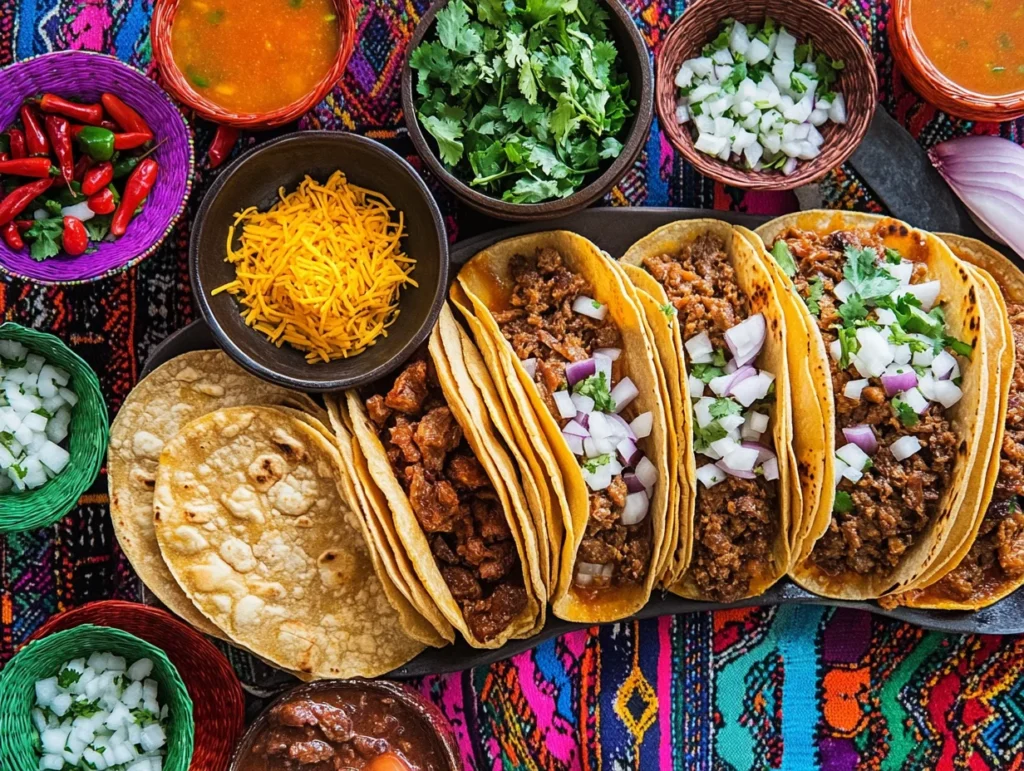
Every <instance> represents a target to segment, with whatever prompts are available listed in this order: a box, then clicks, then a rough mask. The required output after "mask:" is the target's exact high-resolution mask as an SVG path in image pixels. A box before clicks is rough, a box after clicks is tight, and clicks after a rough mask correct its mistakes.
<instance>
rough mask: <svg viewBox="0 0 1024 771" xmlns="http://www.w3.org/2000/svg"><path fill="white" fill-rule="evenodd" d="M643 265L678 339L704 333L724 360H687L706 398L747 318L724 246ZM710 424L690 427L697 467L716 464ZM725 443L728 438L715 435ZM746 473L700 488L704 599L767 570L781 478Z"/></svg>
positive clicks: (705, 243) (694, 572)
mask: <svg viewBox="0 0 1024 771" xmlns="http://www.w3.org/2000/svg"><path fill="white" fill-rule="evenodd" d="M643 267H644V268H645V269H646V270H647V271H648V272H649V273H650V274H651V275H652V276H653V277H654V278H655V280H657V281H658V283H660V284H661V285H662V286H663V287H664V288H665V291H666V293H667V294H668V298H669V302H671V303H672V305H673V307H675V309H676V312H677V313H678V318H679V324H680V331H681V334H682V338H683V340H684V341H688V340H691V339H693V338H695V337H696V336H698V335H701V334H704V335H707V337H708V339H709V340H710V343H711V346H712V347H713V348H714V351H715V352H716V353H715V354H713V356H718V357H721V358H720V359H719V362H718V364H719V366H716V365H715V362H705V363H695V362H693V361H692V360H691V361H688V362H687V366H688V372H689V374H690V376H691V379H692V378H697V379H698V380H702V381H703V382H702V383H701V384H700V385H701V386H702V389H701V393H698V394H693V393H692V391H693V390H694V386H693V385H691V397H692V398H693V399H694V400H697V399H700V400H702V401H703V400H704V397H703V396H702V394H703V386H704V385H705V384H709V383H710V382H711V381H712V380H713V379H714V378H716V377H721V376H723V375H724V374H725V373H724V370H723V368H722V367H724V365H725V363H726V362H725V359H724V357H725V354H726V353H727V352H728V350H729V349H728V346H727V344H726V340H725V332H726V331H727V330H729V329H731V328H733V327H735V326H736V325H737V324H739V323H740V322H742V321H743V320H744V319H746V318H748V317H749V316H750V307H749V304H748V301H747V297H746V296H745V295H744V294H743V293H742V292H741V291H740V289H739V286H738V285H737V284H736V280H735V274H734V272H733V267H732V264H731V263H730V260H729V256H728V254H727V253H726V251H725V244H724V243H723V242H722V241H721V240H720V239H718V238H716V237H715V236H712V235H703V236H700V237H699V238H697V239H696V240H695V241H694V243H693V244H690V245H688V246H686V247H684V249H683V251H682V253H681V254H678V255H669V254H661V255H656V256H651V257H645V258H644V260H643ZM694 385H696V384H695V383H694ZM773 401H774V399H773V398H772V397H771V396H770V397H768V398H766V399H764V400H758V403H757V404H756V405H751V406H752V407H753V408H754V411H757V409H758V408H760V412H759V414H761V415H765V414H766V413H767V412H768V410H769V408H770V404H771V403H772V402H773ZM716 405H717V407H718V408H720V409H722V410H725V409H728V410H729V412H733V413H735V414H737V415H739V414H742V413H741V412H740V410H739V408H740V407H741V405H740V404H739V403H737V402H735V401H734V400H733V399H730V398H728V397H725V398H721V399H714V400H713V402H712V407H711V409H715V406H716ZM715 411H716V412H717V411H719V410H718V409H716V410H715ZM711 425H712V424H708V425H705V426H699V425H698V423H697V422H695V423H694V428H695V436H694V446H695V450H696V451H697V467H698V469H699V468H701V467H702V466H706V465H713V464H714V463H715V458H714V457H713V456H714V455H715V454H716V453H714V452H713V451H712V452H711V453H710V455H709V454H708V453H709V451H710V450H711V448H710V444H711V442H710V441H709V440H711V439H712V438H713V436H717V434H712V433H711V431H712V430H713V429H712V428H711ZM714 425H720V424H718V423H714ZM733 430H734V431H736V432H737V437H736V438H742V437H741V435H740V434H739V428H736V429H733ZM723 432H724V429H723ZM723 438H725V433H723V436H720V437H718V439H723ZM748 438H753V437H750V436H748ZM718 439H715V440H714V441H718ZM769 444H770V441H769ZM750 476H752V477H754V478H752V479H743V478H740V477H739V476H732V475H728V474H722V475H720V478H719V479H720V481H718V482H716V483H715V484H713V486H711V487H708V486H707V485H706V484H698V485H697V503H696V514H695V527H696V530H695V539H694V554H693V562H692V564H691V567H690V574H691V576H692V577H693V579H694V581H695V583H696V585H697V588H698V589H699V590H700V592H701V595H702V596H704V597H706V598H708V599H713V600H718V601H721V602H729V601H731V600H735V599H738V598H740V597H743V596H745V595H746V594H747V593H748V590H749V587H750V585H751V582H752V581H753V580H756V579H757V578H758V577H759V576H760V575H762V574H763V573H764V572H766V571H767V569H768V563H769V561H770V560H771V558H772V544H773V541H774V539H775V535H776V532H775V530H776V518H777V516H778V514H777V505H778V502H777V496H778V481H777V480H774V479H773V480H768V479H766V478H765V475H764V474H763V473H761V474H757V475H755V474H750Z"/></svg>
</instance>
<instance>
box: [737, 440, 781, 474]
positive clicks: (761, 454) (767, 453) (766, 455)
mask: <svg viewBox="0 0 1024 771" xmlns="http://www.w3.org/2000/svg"><path fill="white" fill-rule="evenodd" d="M741 446H742V447H745V448H747V449H748V450H753V451H754V452H756V453H757V460H756V461H754V466H753V467H754V468H757V467H758V466H760V465H761V464H762V463H764V462H765V461H766V460H770V459H771V458H774V457H775V453H774V452H772V451H771V450H770V449H769V448H767V447H765V446H764V445H761V444H758V443H756V442H743V444H742V445H741Z"/></svg>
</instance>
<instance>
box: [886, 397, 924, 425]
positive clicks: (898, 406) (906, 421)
mask: <svg viewBox="0 0 1024 771" xmlns="http://www.w3.org/2000/svg"><path fill="white" fill-rule="evenodd" d="M892 408H893V409H894V410H896V414H897V415H898V416H899V418H900V422H901V423H902V424H903V425H905V426H907V427H908V428H910V427H912V426H916V425H917V424H918V422H919V421H920V420H921V418H920V417H919V416H918V414H917V413H916V412H914V408H913V407H911V406H910V405H909V404H907V403H906V402H905V401H903V400H902V399H901V398H899V397H898V396H897V397H896V398H894V399H893V400H892Z"/></svg>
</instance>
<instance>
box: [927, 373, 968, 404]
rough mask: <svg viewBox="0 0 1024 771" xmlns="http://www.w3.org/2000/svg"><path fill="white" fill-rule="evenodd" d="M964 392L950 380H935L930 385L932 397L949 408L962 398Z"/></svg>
mask: <svg viewBox="0 0 1024 771" xmlns="http://www.w3.org/2000/svg"><path fill="white" fill-rule="evenodd" d="M963 395H964V392H963V391H961V390H960V386H958V385H957V384H956V383H954V382H953V381H952V380H936V381H935V384H934V385H933V386H932V398H933V399H934V400H935V401H937V402H938V403H939V404H941V405H942V406H943V407H945V408H946V409H949V408H950V407H952V406H953V405H954V404H956V403H957V402H958V401H960V399H962V398H963Z"/></svg>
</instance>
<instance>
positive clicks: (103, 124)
mask: <svg viewBox="0 0 1024 771" xmlns="http://www.w3.org/2000/svg"><path fill="white" fill-rule="evenodd" d="M100 128H105V129H106V130H107V131H117V130H118V128H119V126H118V125H117V124H116V123H114V121H112V120H104V121H100Z"/></svg>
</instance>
